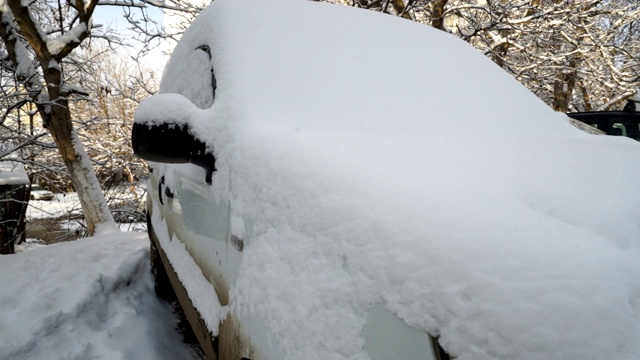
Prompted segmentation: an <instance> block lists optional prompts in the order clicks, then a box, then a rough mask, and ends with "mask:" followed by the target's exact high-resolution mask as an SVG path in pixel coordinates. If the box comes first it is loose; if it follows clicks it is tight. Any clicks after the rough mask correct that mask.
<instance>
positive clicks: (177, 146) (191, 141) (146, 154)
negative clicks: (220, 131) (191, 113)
mask: <svg viewBox="0 0 640 360" xmlns="http://www.w3.org/2000/svg"><path fill="white" fill-rule="evenodd" d="M131 144H132V147H133V153H134V154H136V155H137V156H139V157H140V158H142V159H145V160H147V161H154V162H160V163H169V164H183V163H189V164H194V165H197V166H200V167H202V168H204V169H205V170H206V177H205V181H206V182H207V184H211V182H212V177H213V172H214V171H215V170H216V159H215V157H214V156H213V155H212V154H211V153H208V152H207V146H206V144H205V143H203V142H202V141H200V140H198V139H196V138H195V137H194V136H193V135H191V133H189V130H188V127H187V126H186V125H178V124H167V123H162V124H159V125H148V124H144V123H134V124H133V129H132V130H131Z"/></svg>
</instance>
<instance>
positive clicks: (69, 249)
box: [0, 233, 194, 360]
mask: <svg viewBox="0 0 640 360" xmlns="http://www.w3.org/2000/svg"><path fill="white" fill-rule="evenodd" d="M148 248H149V240H148V239H147V237H146V234H140V233H117V234H111V235H109V236H99V237H93V238H85V239H82V240H78V241H73V242H68V243H60V244H56V245H50V246H45V247H40V248H36V249H33V250H29V251H26V252H23V253H20V254H16V255H4V256H1V257H0V273H2V274H4V275H3V276H2V277H0V288H1V289H2V292H0V358H1V359H16V360H17V359H148V360H155V359H187V358H193V357H194V355H193V353H192V351H191V350H190V349H189V348H188V347H187V346H186V345H185V344H183V343H182V342H181V339H180V335H179V334H177V330H175V329H176V319H175V317H173V316H172V312H171V309H170V307H169V305H168V304H166V303H164V302H161V301H160V300H159V299H158V298H157V297H156V296H155V293H154V291H153V280H152V278H151V272H150V269H149V251H148Z"/></svg>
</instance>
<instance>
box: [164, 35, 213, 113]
mask: <svg viewBox="0 0 640 360" xmlns="http://www.w3.org/2000/svg"><path fill="white" fill-rule="evenodd" d="M211 52H212V50H211V48H210V47H209V46H208V45H200V46H197V47H195V48H193V49H191V50H190V52H189V54H188V55H187V56H180V57H176V59H173V58H172V60H171V61H180V62H182V63H184V64H182V66H173V67H171V66H169V65H168V66H167V69H166V70H165V71H166V72H168V73H169V72H172V71H173V72H175V74H174V73H171V75H172V76H171V77H173V78H180V80H181V81H173V82H169V81H163V82H162V83H161V86H160V88H161V92H162V93H175V94H181V95H183V96H184V97H186V98H187V99H189V100H190V101H191V102H192V103H193V104H194V105H195V106H197V107H199V108H201V109H208V108H210V107H211V106H212V105H213V101H214V99H215V94H216V88H217V81H216V77H215V73H214V69H213V65H212V63H211V54H212V53H211ZM166 75H167V74H165V77H166ZM163 79H164V77H163Z"/></svg>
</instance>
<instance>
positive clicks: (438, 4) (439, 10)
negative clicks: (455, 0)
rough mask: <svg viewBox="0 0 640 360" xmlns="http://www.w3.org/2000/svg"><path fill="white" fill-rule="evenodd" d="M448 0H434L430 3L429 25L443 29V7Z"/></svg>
mask: <svg viewBox="0 0 640 360" xmlns="http://www.w3.org/2000/svg"><path fill="white" fill-rule="evenodd" d="M448 1H449V0H435V1H434V2H432V3H431V26H432V27H434V28H436V29H440V30H444V7H445V6H446V5H447V2H448Z"/></svg>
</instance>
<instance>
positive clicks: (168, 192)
mask: <svg viewBox="0 0 640 360" xmlns="http://www.w3.org/2000/svg"><path fill="white" fill-rule="evenodd" d="M164 194H165V196H166V197H168V198H172V199H173V197H174V195H173V191H171V189H169V187H168V186H167V187H165V188H164Z"/></svg>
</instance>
